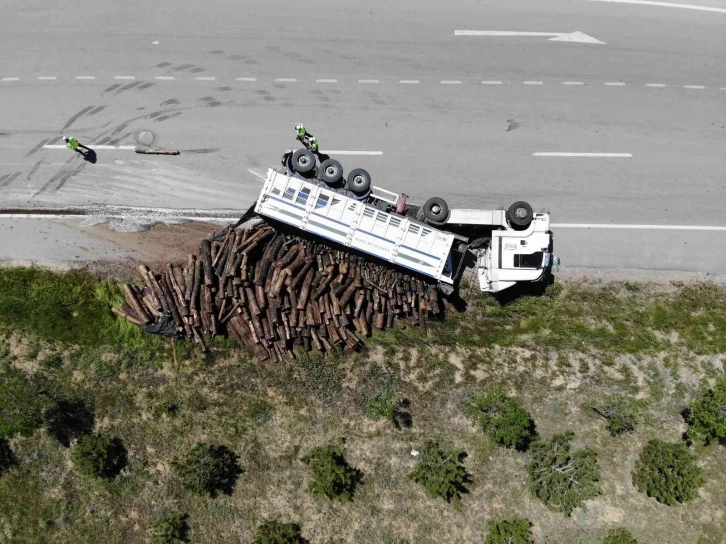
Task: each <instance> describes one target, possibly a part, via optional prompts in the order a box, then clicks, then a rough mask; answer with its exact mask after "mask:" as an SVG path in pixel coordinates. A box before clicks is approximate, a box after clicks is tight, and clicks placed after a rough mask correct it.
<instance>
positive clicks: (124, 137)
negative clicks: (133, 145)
mask: <svg viewBox="0 0 726 544" xmlns="http://www.w3.org/2000/svg"><path fill="white" fill-rule="evenodd" d="M129 136H131V133H130V132H127V133H126V134H124V135H123V136H119V137H118V138H114V139H113V140H111V141H110V142H108V143H110V144H111V145H118V143H119V142H122V141H124V140H125V139H126V138H128V137H129Z"/></svg>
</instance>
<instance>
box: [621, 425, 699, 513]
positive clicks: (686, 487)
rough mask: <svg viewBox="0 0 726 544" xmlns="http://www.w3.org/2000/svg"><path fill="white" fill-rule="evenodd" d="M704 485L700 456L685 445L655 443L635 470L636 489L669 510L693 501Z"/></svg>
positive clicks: (642, 453)
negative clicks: (698, 458)
mask: <svg viewBox="0 0 726 544" xmlns="http://www.w3.org/2000/svg"><path fill="white" fill-rule="evenodd" d="M704 483H705V480H704V478H703V475H702V473H701V469H700V468H699V467H698V465H697V464H696V456H695V455H693V454H692V453H691V452H690V451H688V447H687V446H686V445H685V444H681V443H669V442H663V441H661V440H657V439H655V440H651V441H650V442H648V444H646V446H645V448H643V451H642V452H641V454H640V457H639V458H638V460H637V461H636V462H635V469H634V470H633V485H635V487H637V488H638V490H639V491H641V492H643V493H647V494H648V496H649V497H653V498H655V500H657V501H658V502H662V503H664V504H667V505H669V506H674V505H676V503H679V502H686V501H689V500H691V499H693V498H694V497H695V496H696V492H697V490H698V488H699V487H701V486H702V485H703V484H704Z"/></svg>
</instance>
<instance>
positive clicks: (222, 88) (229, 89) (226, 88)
mask: <svg viewBox="0 0 726 544" xmlns="http://www.w3.org/2000/svg"><path fill="white" fill-rule="evenodd" d="M214 90H215V91H231V90H232V87H217V88H216V89H214ZM0 136H2V135H1V134H0Z"/></svg>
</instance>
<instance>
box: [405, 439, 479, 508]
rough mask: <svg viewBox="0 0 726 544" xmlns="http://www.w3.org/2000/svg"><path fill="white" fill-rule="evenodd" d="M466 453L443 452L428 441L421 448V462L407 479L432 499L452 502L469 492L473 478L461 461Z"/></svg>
mask: <svg viewBox="0 0 726 544" xmlns="http://www.w3.org/2000/svg"><path fill="white" fill-rule="evenodd" d="M462 455H464V452H457V451H443V450H442V449H441V448H439V445H438V444H437V443H436V442H432V441H431V440H428V441H426V442H425V443H424V445H423V446H422V447H421V450H420V452H419V461H418V463H417V464H416V466H415V467H414V469H413V470H412V471H411V472H410V473H409V474H408V476H407V478H408V479H409V480H413V481H414V482H416V483H417V484H421V485H422V486H424V489H425V490H426V492H427V493H428V494H429V495H430V496H431V497H434V498H436V497H441V498H442V499H444V500H446V501H447V502H451V499H453V498H454V497H456V498H460V497H461V494H462V493H467V492H468V491H469V489H468V486H469V484H470V483H471V476H470V475H469V474H468V473H467V472H466V469H465V468H464V467H463V466H462V465H461V463H460V462H459V459H460V458H461V457H462Z"/></svg>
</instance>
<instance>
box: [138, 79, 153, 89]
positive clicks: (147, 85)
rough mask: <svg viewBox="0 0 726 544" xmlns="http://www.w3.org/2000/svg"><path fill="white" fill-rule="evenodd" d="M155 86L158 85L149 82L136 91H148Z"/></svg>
mask: <svg viewBox="0 0 726 544" xmlns="http://www.w3.org/2000/svg"><path fill="white" fill-rule="evenodd" d="M154 85H156V83H154V82H152V81H147V82H146V83H144V84H143V85H139V88H138V89H136V90H137V91H143V90H144V89H148V88H149V87H153V86H154Z"/></svg>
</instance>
